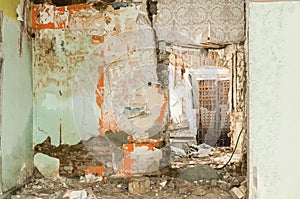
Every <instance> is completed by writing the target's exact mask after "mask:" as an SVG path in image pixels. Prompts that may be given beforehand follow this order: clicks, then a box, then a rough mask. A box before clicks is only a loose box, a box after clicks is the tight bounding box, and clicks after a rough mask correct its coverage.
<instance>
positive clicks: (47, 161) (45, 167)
mask: <svg viewBox="0 0 300 199" xmlns="http://www.w3.org/2000/svg"><path fill="white" fill-rule="evenodd" d="M34 166H35V167H36V168H37V169H38V170H39V172H40V173H41V174H42V175H43V176H44V177H45V178H58V177H59V159H57V158H53V157H50V156H48V155H45V154H42V153H37V154H35V156H34Z"/></svg>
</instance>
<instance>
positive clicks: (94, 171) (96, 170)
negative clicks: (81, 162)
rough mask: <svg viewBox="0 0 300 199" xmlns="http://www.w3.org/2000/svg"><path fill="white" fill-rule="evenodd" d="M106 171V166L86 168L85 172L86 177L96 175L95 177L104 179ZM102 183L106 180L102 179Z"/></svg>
mask: <svg viewBox="0 0 300 199" xmlns="http://www.w3.org/2000/svg"><path fill="white" fill-rule="evenodd" d="M104 170H105V166H98V167H95V166H88V167H87V168H86V170H85V171H84V174H85V175H88V174H92V175H95V176H98V177H103V172H104ZM102 182H103V183H104V182H105V179H104V178H102Z"/></svg>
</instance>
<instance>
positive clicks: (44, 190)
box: [12, 148, 247, 199]
mask: <svg viewBox="0 0 300 199" xmlns="http://www.w3.org/2000/svg"><path fill="white" fill-rule="evenodd" d="M230 154H231V153H230V151H228V150H227V149H225V148H218V149H216V150H215V151H213V153H211V154H210V155H209V156H206V157H203V158H193V157H184V158H180V159H178V160H177V161H175V162H173V163H172V164H171V165H169V166H168V167H165V168H164V169H162V170H160V171H157V172H154V173H151V174H147V175H144V176H146V177H147V178H149V179H150V191H149V192H147V193H144V194H140V195H138V194H131V193H129V191H128V183H129V180H130V179H129V178H118V177H116V176H113V175H112V176H108V177H107V179H106V182H105V183H103V182H101V180H102V178H101V177H100V178H99V177H96V176H91V175H88V176H85V177H83V176H82V177H81V178H80V179H79V178H76V179H75V178H65V177H59V178H57V179H46V178H41V177H36V178H35V179H32V180H31V182H30V183H29V184H27V185H26V186H25V187H24V188H22V189H21V190H19V191H18V192H16V193H15V195H13V196H12V199H15V198H29V199H30V198H43V199H44V198H45V199H46V198H47V199H48V198H50V199H71V198H76V199H77V198H78V199H92V198H97V199H98V198H99V199H100V198H101V199H102V198H103V199H105V198H107V199H108V198H116V199H117V198H135V199H144V198H148V199H150V198H166V199H167V198H168V199H176V198H189V199H193V198H202V199H231V198H233V197H232V196H231V194H230V193H229V191H230V190H231V189H232V188H233V187H239V186H241V184H244V186H247V185H246V183H245V182H246V176H245V175H243V174H242V173H241V172H240V170H239V169H238V167H237V166H236V165H237V162H238V159H239V158H238V156H234V157H233V159H232V162H231V163H230V164H229V165H228V166H227V167H226V168H225V169H221V170H216V169H214V168H216V167H220V166H222V165H224V163H225V162H226V161H227V160H228V159H229V156H230ZM72 194H73V196H72ZM74 195H76V197H75V196H74ZM67 196H69V197H67Z"/></svg>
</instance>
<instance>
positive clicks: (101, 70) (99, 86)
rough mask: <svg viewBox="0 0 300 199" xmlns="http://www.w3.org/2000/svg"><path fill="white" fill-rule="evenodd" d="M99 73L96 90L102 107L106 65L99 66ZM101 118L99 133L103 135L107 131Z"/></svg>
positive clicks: (97, 99) (99, 104) (98, 101)
mask: <svg viewBox="0 0 300 199" xmlns="http://www.w3.org/2000/svg"><path fill="white" fill-rule="evenodd" d="M98 73H99V80H98V84H97V90H96V103H97V105H98V106H99V108H100V109H101V108H102V104H103V102H104V66H99V67H98ZM102 118H103V117H102V116H101V118H99V121H98V123H99V129H98V130H99V133H100V135H101V136H105V131H104V123H103V120H102Z"/></svg>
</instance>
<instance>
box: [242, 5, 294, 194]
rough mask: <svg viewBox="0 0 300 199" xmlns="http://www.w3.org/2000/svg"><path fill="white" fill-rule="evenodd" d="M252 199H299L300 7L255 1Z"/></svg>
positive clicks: (251, 30)
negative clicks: (299, 48)
mask: <svg viewBox="0 0 300 199" xmlns="http://www.w3.org/2000/svg"><path fill="white" fill-rule="evenodd" d="M248 11H249V12H248V19H249V20H248V24H249V25H248V31H249V37H248V39H249V40H248V41H249V49H248V53H249V57H248V60H249V68H248V69H249V131H250V136H249V145H250V146H249V184H248V186H249V188H250V189H249V192H250V195H249V198H251V199H252V198H258V199H268V198H274V199H282V198H287V199H293V198H299V197H300V192H299V179H300V174H299V172H298V170H297V169H298V168H297V165H299V158H297V157H298V155H299V154H298V152H299V139H300V136H299V125H298V124H299V112H300V106H299V100H298V99H299V83H300V82H299V77H298V76H299V73H300V68H299V50H298V46H299V45H300V38H299V35H300V29H299V16H300V2H298V1H293V2H292V1H286V2H249V7H248Z"/></svg>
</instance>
